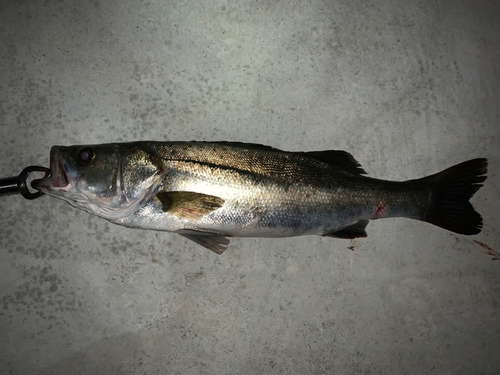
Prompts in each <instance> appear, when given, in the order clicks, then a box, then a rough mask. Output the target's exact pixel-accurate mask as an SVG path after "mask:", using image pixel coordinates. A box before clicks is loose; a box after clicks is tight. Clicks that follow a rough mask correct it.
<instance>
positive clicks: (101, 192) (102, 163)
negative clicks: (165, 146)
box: [31, 144, 165, 220]
mask: <svg viewBox="0 0 500 375" xmlns="http://www.w3.org/2000/svg"><path fill="white" fill-rule="evenodd" d="M50 169H51V171H52V175H51V177H48V178H43V179H39V180H34V181H33V182H32V183H31V185H32V186H33V187H34V188H35V189H38V190H41V191H42V192H43V193H45V194H48V195H51V196H54V197H56V198H60V199H63V200H65V201H66V202H68V203H69V204H71V205H72V206H74V207H77V208H80V209H82V210H85V211H87V212H90V213H92V214H95V215H98V216H101V217H104V218H106V219H109V220H112V219H119V218H122V217H125V216H127V215H129V214H130V213H132V212H134V211H136V210H137V209H138V208H139V207H140V206H141V205H142V204H143V203H144V202H145V201H147V200H148V199H149V198H150V197H151V195H152V194H153V193H154V192H155V191H156V190H157V189H158V187H159V186H160V185H161V184H162V180H163V177H164V174H165V172H164V170H165V168H164V166H163V162H162V161H161V159H159V158H157V157H155V155H154V153H152V152H150V151H149V150H147V149H146V147H141V146H138V145H134V144H101V145H87V146H69V147H63V146H54V147H52V149H51V151H50Z"/></svg>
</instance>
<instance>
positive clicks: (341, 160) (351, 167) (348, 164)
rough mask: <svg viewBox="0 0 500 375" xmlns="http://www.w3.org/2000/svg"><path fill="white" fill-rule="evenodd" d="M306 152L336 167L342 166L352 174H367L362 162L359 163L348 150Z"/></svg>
mask: <svg viewBox="0 0 500 375" xmlns="http://www.w3.org/2000/svg"><path fill="white" fill-rule="evenodd" d="M304 154H305V155H307V156H309V157H311V158H314V159H316V160H319V161H322V162H324V163H327V164H330V165H332V166H334V167H338V168H341V169H343V170H344V171H346V172H349V173H352V174H366V172H365V170H364V169H363V168H362V167H361V164H359V163H358V162H357V160H356V159H354V157H353V156H352V155H351V154H350V153H348V152H346V151H338V150H328V151H311V152H304Z"/></svg>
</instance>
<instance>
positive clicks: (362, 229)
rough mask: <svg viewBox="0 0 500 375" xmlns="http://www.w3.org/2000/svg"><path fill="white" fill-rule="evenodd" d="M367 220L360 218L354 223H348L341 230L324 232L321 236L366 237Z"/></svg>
mask: <svg viewBox="0 0 500 375" xmlns="http://www.w3.org/2000/svg"><path fill="white" fill-rule="evenodd" d="M368 222H369V220H360V221H358V222H357V223H356V224H353V225H349V226H348V227H345V228H343V229H341V230H338V231H335V232H331V233H325V234H323V236H325V237H335V238H346V239H352V238H359V237H367V236H368V235H367V234H366V226H367V225H368Z"/></svg>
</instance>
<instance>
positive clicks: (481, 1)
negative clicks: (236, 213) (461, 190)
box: [0, 0, 500, 375]
mask: <svg viewBox="0 0 500 375" xmlns="http://www.w3.org/2000/svg"><path fill="white" fill-rule="evenodd" d="M499 20H500V5H499V3H498V1H496V0H491V1H486V0H476V1H472V0H466V1H463V2H453V1H444V2H436V1H418V0H417V1H415V0H411V1H390V0H382V1H378V2H365V1H352V0H338V1H329V0H311V1H296V0H287V1H279V0H275V1H261V0H243V1H237V2H233V1H224V0H197V1H182V0H178V1H153V0H151V1H150V0H145V1H116V0H115V1H81V2H76V1H59V2H55V1H47V2H41V1H7V0H3V1H1V2H0V55H1V59H0V69H1V70H0V72H1V76H0V127H1V136H0V147H1V150H2V151H1V153H0V155H1V158H0V172H1V175H0V177H8V176H11V175H16V174H18V173H19V172H20V171H21V170H22V169H23V168H24V167H26V166H28V165H33V164H39V165H48V164H49V159H48V158H49V150H50V147H51V146H52V145H55V144H62V145H70V144H88V143H102V142H119V141H134V140H158V141H163V140H165V141H173V140H232V141H242V142H255V143H263V144H268V145H272V146H274V147H278V148H282V149H285V150H291V151H299V150H300V151H306V150H328V149H342V150H346V151H348V152H350V153H352V154H353V155H354V156H355V157H356V159H357V160H359V161H360V163H361V164H362V165H363V167H364V168H365V169H366V170H367V171H368V173H369V174H370V175H371V176H374V177H379V178H387V179H394V180H405V179H410V178H416V177H421V176H424V175H426V174H431V173H435V172H437V171H440V170H442V169H444V168H446V167H449V166H451V165H453V164H455V163H458V162H461V161H464V160H467V159H471V158H476V157H487V158H488V159H489V173H488V180H487V181H486V183H485V186H484V187H483V188H482V189H481V190H480V191H479V192H478V193H477V194H476V195H475V197H474V198H473V200H472V202H473V204H474V206H475V207H476V208H477V210H478V211H479V212H480V213H481V214H482V216H483V219H484V229H483V232H482V233H481V234H479V235H477V236H473V237H467V236H463V235H455V234H453V233H451V232H448V231H446V230H443V229H440V228H438V227H434V226H432V225H429V224H426V223H422V222H417V221H412V220H408V219H387V220H380V221H377V222H372V223H371V224H370V225H369V226H368V228H367V231H368V238H366V239H356V240H351V241H349V240H339V239H332V238H321V237H299V238H290V239H253V238H250V239H233V240H232V242H231V246H230V248H229V249H228V250H227V251H226V253H224V254H223V255H222V256H217V255H215V254H213V253H211V252H210V251H208V250H206V249H203V248H201V247H200V246H198V245H196V244H194V243H193V242H190V241H188V240H186V239H184V238H183V237H181V236H179V235H175V234H170V233H160V232H151V231H141V230H132V229H126V228H124V227H119V226H116V225H113V224H110V223H108V222H107V221H105V220H103V219H100V218H98V217H95V216H91V215H89V214H87V213H86V212H83V211H79V210H76V209H74V208H72V207H70V206H69V205H67V204H66V203H64V202H62V201H59V200H57V199H54V198H50V197H43V198H41V199H38V200H35V201H28V200H25V199H23V198H22V197H20V196H10V197H1V198H0V210H1V212H0V302H1V304H0V374H16V375H17V374H454V375H455V374H498V373H500V356H499V348H500V305H499V302H500V261H499V262H494V261H492V257H491V256H490V255H487V254H486V252H488V250H487V249H486V248H485V247H482V246H481V244H480V243H479V242H481V243H483V244H485V246H489V247H490V248H491V249H492V251H499V252H500V233H499V228H500V223H499V214H498V213H499V212H500V199H499V191H500V176H499V170H500V140H499V133H500V65H499V61H500V26H499V25H500V22H499ZM476 241H479V242H476ZM490 252H491V251H490Z"/></svg>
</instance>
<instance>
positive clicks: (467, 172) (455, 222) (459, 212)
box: [421, 159, 488, 235]
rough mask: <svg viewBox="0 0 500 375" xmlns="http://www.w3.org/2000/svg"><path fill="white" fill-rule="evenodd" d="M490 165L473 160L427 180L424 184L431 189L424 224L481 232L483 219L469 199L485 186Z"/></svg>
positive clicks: (457, 230)
mask: <svg viewBox="0 0 500 375" xmlns="http://www.w3.org/2000/svg"><path fill="white" fill-rule="evenodd" d="M487 166H488V161H487V159H473V160H469V161H466V162H464V163H461V164H457V165H455V166H453V167H451V168H448V169H446V170H444V171H442V172H440V173H437V174H434V175H432V176H428V177H424V178H423V179H422V180H421V181H422V182H424V183H426V184H429V186H430V187H431V189H432V196H431V203H430V207H429V209H428V211H427V216H426V217H425V218H424V221H427V222H429V223H432V224H434V225H437V226H439V227H441V228H445V229H448V230H451V231H452V232H456V233H460V234H466V235H472V234H478V233H479V232H481V228H482V226H483V219H482V218H481V215H479V213H477V212H476V211H475V210H474V208H473V207H472V204H470V202H469V199H470V198H471V197H472V196H473V195H474V193H475V192H476V191H478V190H479V188H480V187H481V186H483V185H482V184H481V182H483V181H484V180H486V171H487Z"/></svg>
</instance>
